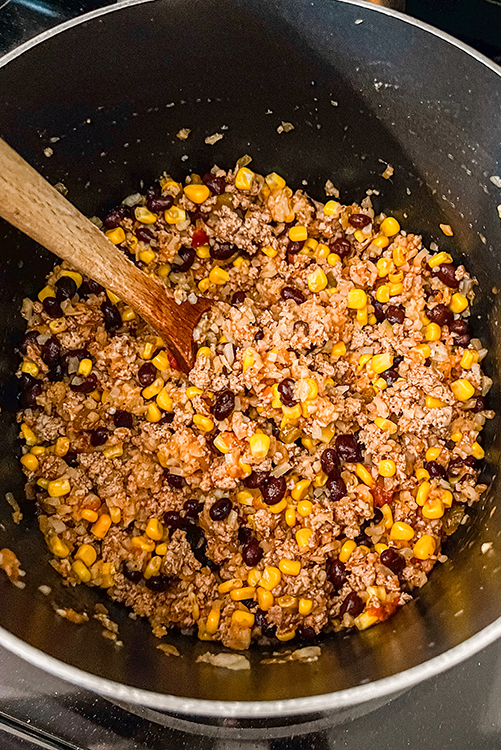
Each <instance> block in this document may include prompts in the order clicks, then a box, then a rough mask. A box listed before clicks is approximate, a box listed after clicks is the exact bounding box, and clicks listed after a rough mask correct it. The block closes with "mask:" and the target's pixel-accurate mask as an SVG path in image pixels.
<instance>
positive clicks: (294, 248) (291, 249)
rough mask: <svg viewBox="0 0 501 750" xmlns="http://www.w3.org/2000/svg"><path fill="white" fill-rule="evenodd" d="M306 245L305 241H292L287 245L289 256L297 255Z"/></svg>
mask: <svg viewBox="0 0 501 750" xmlns="http://www.w3.org/2000/svg"><path fill="white" fill-rule="evenodd" d="M304 243H305V240H300V241H299V242H293V241H292V240H290V241H289V244H288V245H287V253H288V254H289V255H297V254H298V253H299V252H300V251H301V250H302V249H303V245H304Z"/></svg>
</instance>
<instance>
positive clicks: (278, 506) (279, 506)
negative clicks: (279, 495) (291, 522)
mask: <svg viewBox="0 0 501 750" xmlns="http://www.w3.org/2000/svg"><path fill="white" fill-rule="evenodd" d="M286 508H287V498H286V497H284V498H283V500H280V502H279V503H275V505H268V513H274V514H275V515H278V513H281V512H282V511H283V510H285V509H286Z"/></svg>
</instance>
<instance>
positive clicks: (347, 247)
mask: <svg viewBox="0 0 501 750" xmlns="http://www.w3.org/2000/svg"><path fill="white" fill-rule="evenodd" d="M329 248H330V249H331V250H332V252H333V253H337V254H338V255H339V257H340V258H341V259H343V258H347V257H348V255H350V253H351V244H350V242H349V241H348V240H346V239H345V238H344V237H338V239H337V240H334V242H329Z"/></svg>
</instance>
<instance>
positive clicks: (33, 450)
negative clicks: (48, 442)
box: [30, 445, 45, 456]
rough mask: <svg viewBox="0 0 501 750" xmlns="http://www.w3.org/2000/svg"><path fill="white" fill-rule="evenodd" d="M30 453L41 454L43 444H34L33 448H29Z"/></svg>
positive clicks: (43, 449)
mask: <svg viewBox="0 0 501 750" xmlns="http://www.w3.org/2000/svg"><path fill="white" fill-rule="evenodd" d="M30 453H33V455H34V456H41V455H42V454H43V453H45V446H44V445H34V446H33V448H30Z"/></svg>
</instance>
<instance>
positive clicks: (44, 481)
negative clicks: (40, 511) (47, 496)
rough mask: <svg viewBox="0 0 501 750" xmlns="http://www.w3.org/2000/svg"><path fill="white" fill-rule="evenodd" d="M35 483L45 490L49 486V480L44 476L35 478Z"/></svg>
mask: <svg viewBox="0 0 501 750" xmlns="http://www.w3.org/2000/svg"><path fill="white" fill-rule="evenodd" d="M37 484H38V486H39V487H41V488H42V489H43V490H46V489H47V487H48V486H49V480H48V479H45V478H44V477H40V479H37Z"/></svg>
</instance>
